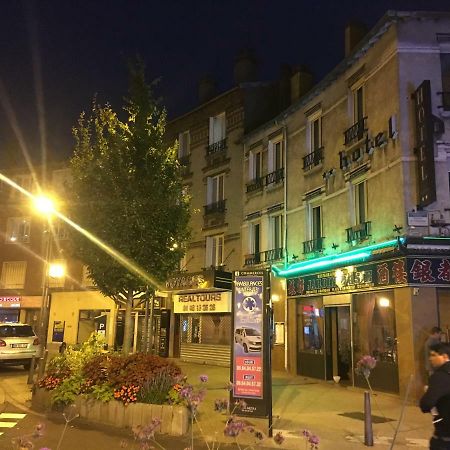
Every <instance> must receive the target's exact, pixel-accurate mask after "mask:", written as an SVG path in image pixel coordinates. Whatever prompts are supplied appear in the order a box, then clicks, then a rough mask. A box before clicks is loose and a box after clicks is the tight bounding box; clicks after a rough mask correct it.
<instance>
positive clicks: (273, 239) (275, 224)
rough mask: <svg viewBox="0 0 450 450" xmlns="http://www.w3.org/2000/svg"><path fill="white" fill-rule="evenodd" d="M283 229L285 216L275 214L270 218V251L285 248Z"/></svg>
mask: <svg viewBox="0 0 450 450" xmlns="http://www.w3.org/2000/svg"><path fill="white" fill-rule="evenodd" d="M283 228H284V215H283V214H282V213H280V214H273V215H271V216H269V239H270V240H269V245H270V250H275V249H279V248H283V247H284V246H283V242H284V239H283Z"/></svg>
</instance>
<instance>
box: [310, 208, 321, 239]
mask: <svg viewBox="0 0 450 450" xmlns="http://www.w3.org/2000/svg"><path fill="white" fill-rule="evenodd" d="M310 214H311V216H310V238H311V239H313V240H316V239H320V238H321V237H322V207H321V206H313V207H311V209H310Z"/></svg>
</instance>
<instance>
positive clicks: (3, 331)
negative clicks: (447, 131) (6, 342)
mask: <svg viewBox="0 0 450 450" xmlns="http://www.w3.org/2000/svg"><path fill="white" fill-rule="evenodd" d="M30 336H34V331H33V328H31V327H30V325H21V326H15V325H0V337H30Z"/></svg>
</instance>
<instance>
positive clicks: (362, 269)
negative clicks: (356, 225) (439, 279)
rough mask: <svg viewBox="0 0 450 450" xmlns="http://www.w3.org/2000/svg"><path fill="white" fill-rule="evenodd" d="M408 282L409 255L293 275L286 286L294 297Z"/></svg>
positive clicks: (289, 294) (401, 284) (398, 284)
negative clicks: (407, 262) (407, 263)
mask: <svg viewBox="0 0 450 450" xmlns="http://www.w3.org/2000/svg"><path fill="white" fill-rule="evenodd" d="M407 282H408V274H407V267H406V258H396V259H391V260H388V261H380V262H373V263H369V264H360V265H355V266H346V267H341V268H338V269H335V270H331V271H327V272H320V273H316V274H311V275H305V276H303V277H295V278H290V279H288V280H287V290H288V296H291V297H292V296H296V295H317V294H325V293H330V292H336V293H337V292H346V291H347V292H348V291H359V290H367V289H370V288H374V287H375V288H380V287H392V286H404V285H406V284H407Z"/></svg>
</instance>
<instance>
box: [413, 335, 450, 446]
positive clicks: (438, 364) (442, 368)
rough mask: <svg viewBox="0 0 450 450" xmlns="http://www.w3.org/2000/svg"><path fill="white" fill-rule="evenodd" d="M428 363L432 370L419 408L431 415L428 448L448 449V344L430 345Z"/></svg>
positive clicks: (449, 364) (449, 356) (449, 425)
mask: <svg viewBox="0 0 450 450" xmlns="http://www.w3.org/2000/svg"><path fill="white" fill-rule="evenodd" d="M430 364H431V366H432V367H433V369H434V372H433V374H432V375H431V377H430V381H429V383H428V389H427V391H426V392H425V394H424V396H423V397H422V398H421V400H420V409H421V410H422V412H430V413H431V414H432V417H433V424H434V435H433V437H432V438H431V440H430V449H431V450H450V345H449V344H444V343H440V344H435V345H432V346H431V347H430Z"/></svg>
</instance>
